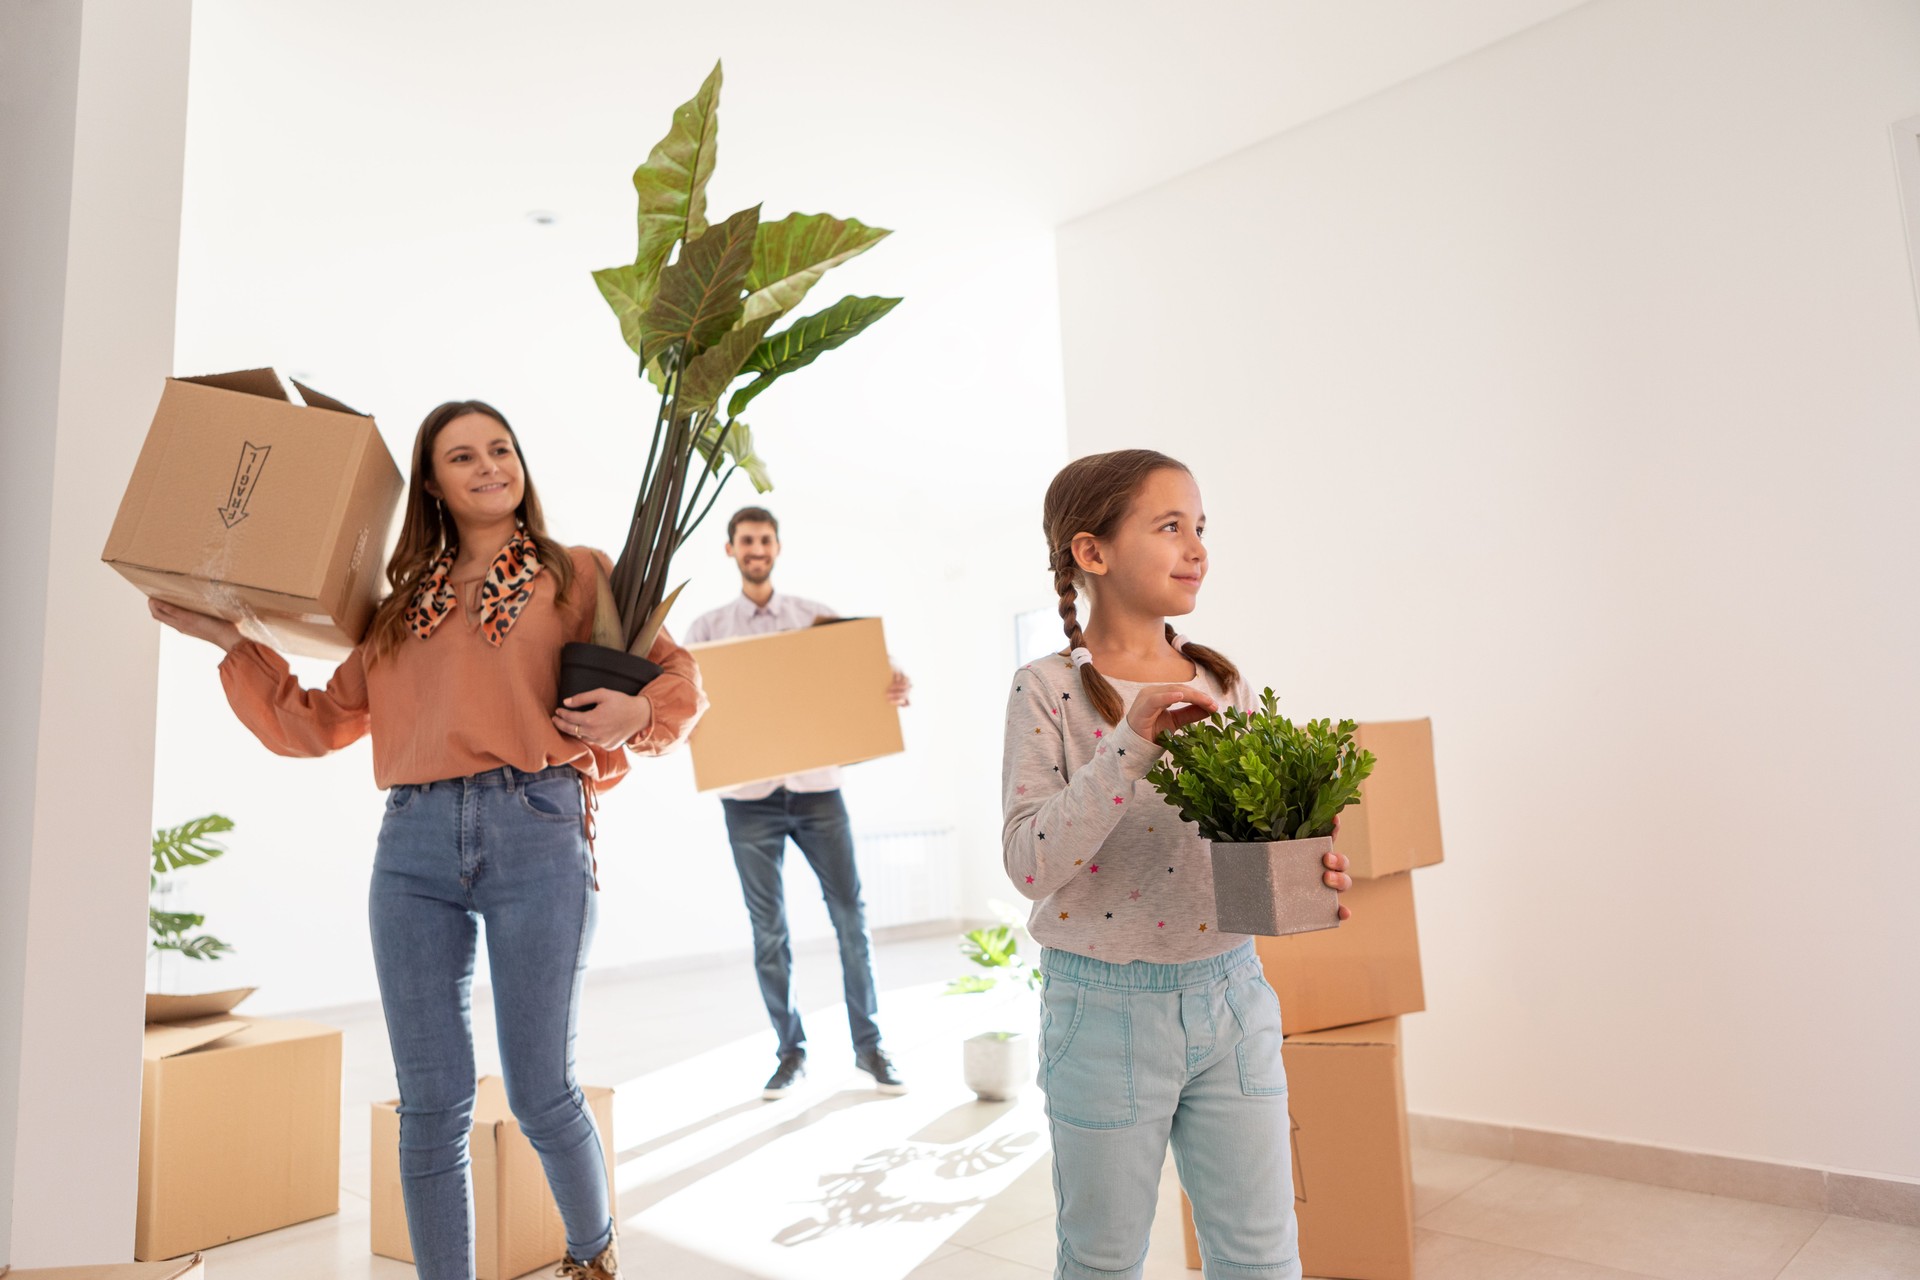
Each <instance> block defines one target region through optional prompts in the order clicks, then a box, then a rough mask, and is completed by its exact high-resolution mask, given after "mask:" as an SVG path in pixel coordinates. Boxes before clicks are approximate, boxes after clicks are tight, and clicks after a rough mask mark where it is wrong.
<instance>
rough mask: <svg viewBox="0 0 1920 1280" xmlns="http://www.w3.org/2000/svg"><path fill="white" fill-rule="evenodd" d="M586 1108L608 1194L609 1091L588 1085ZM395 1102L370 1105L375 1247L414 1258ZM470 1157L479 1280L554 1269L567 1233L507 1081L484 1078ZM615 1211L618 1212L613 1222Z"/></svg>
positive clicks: (610, 1190) (610, 1187)
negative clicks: (602, 1162)
mask: <svg viewBox="0 0 1920 1280" xmlns="http://www.w3.org/2000/svg"><path fill="white" fill-rule="evenodd" d="M580 1092H581V1093H583V1094H585V1095H586V1098H587V1107H588V1109H590V1110H591V1111H592V1112H593V1122H594V1125H595V1127H597V1128H598V1129H599V1130H600V1146H601V1150H602V1153H603V1155H604V1158H605V1160H606V1163H607V1189H608V1194H609V1195H611V1194H612V1193H613V1090H611V1089H607V1088H601V1087H591V1086H590V1087H587V1088H584V1089H582V1090H581V1091H580ZM399 1106H400V1104H399V1103H398V1102H382V1103H377V1104H375V1106H374V1108H373V1177H372V1191H373V1228H372V1237H373V1251H374V1252H375V1253H377V1254H379V1255H380V1256H381V1257H383V1258H396V1259H398V1260H399V1261H401V1262H412V1261H413V1242H412V1240H411V1239H410V1238H409V1237H408V1234H407V1209H406V1202H405V1200H404V1199H403V1197H402V1193H401V1188H400V1110H399ZM469 1141H470V1143H471V1146H470V1148H469V1152H470V1158H471V1160H472V1162H473V1211H474V1269H475V1275H476V1276H477V1277H478V1280H509V1278H510V1277H513V1276H521V1275H525V1274H527V1273H528V1272H530V1271H533V1270H536V1269H539V1268H544V1267H551V1266H553V1265H555V1264H556V1263H558V1262H559V1261H560V1258H561V1255H562V1254H564V1253H566V1251H567V1232H566V1227H565V1225H564V1224H563V1223H562V1222H561V1221H560V1210H559V1207H558V1206H556V1205H555V1204H554V1202H553V1192H552V1191H550V1190H549V1189H548V1187H547V1175H546V1170H545V1168H544V1167H543V1166H542V1165H541V1163H540V1155H539V1153H538V1152H536V1151H535V1150H534V1149H533V1144H532V1143H531V1142H528V1141H527V1137H526V1135H525V1134H524V1133H522V1132H521V1131H520V1125H519V1123H518V1122H517V1121H515V1120H514V1118H513V1111H512V1109H511V1108H509V1107H508V1106H507V1090H506V1084H505V1082H504V1081H502V1080H501V1079H500V1077H499V1076H482V1077H481V1078H480V1092H479V1096H478V1098H476V1099H475V1101H474V1107H473V1132H472V1134H471V1135H470V1138H469ZM618 1217H619V1215H618V1214H617V1213H616V1214H615V1219H616V1220H618Z"/></svg>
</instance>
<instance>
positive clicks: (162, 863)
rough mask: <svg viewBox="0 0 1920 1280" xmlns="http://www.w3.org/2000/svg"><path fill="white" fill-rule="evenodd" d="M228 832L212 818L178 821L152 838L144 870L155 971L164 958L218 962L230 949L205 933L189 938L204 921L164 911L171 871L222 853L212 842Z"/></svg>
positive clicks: (229, 823) (221, 820)
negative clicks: (174, 956)
mask: <svg viewBox="0 0 1920 1280" xmlns="http://www.w3.org/2000/svg"><path fill="white" fill-rule="evenodd" d="M231 830H233V820H232V819H231V818H226V817H223V816H222V815H220V814H217V813H210V814H208V815H207V816H206V817H204V818H195V819H194V820H193V821H191V822H183V823H181V824H180V825H179V826H177V827H161V828H159V829H158V830H156V831H155V832H154V833H153V849H152V855H151V857H152V860H151V861H150V862H149V864H148V868H147V929H148V931H149V932H150V933H151V934H152V935H153V938H152V940H151V946H152V952H153V956H154V960H155V964H156V968H157V967H158V966H159V965H160V964H163V963H164V962H165V959H166V957H167V956H169V955H177V956H182V957H184V958H186V959H188V960H218V959H219V958H220V957H221V956H223V955H225V954H227V953H228V952H230V951H232V950H233V947H232V946H231V945H229V944H228V943H225V942H222V941H221V940H220V939H218V938H216V937H214V936H213V935H212V934H210V933H195V932H194V930H196V929H198V928H200V927H201V926H202V925H204V924H206V922H207V921H206V917H205V916H203V915H199V914H197V913H195V912H190V911H168V910H166V909H165V908H166V907H168V906H170V905H171V903H170V902H169V901H168V899H170V898H171V897H172V894H173V887H174V881H173V876H174V874H175V873H176V872H178V871H180V870H182V869H183V868H186V867H197V866H200V865H202V864H203V863H207V862H211V861H213V859H215V858H218V857H220V856H221V855H222V854H224V853H226V851H227V847H226V846H225V845H223V844H220V843H219V842H218V841H216V840H214V839H213V838H212V837H214V836H216V835H221V834H223V833H225V832H228V831H231Z"/></svg>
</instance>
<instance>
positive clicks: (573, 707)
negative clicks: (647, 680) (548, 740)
mask: <svg viewBox="0 0 1920 1280" xmlns="http://www.w3.org/2000/svg"><path fill="white" fill-rule="evenodd" d="M553 727H554V728H556V729H558V730H559V731H560V732H561V733H564V734H566V735H567V736H568V737H569V738H578V739H580V741H582V742H584V743H587V744H589V745H590V746H595V747H598V748H600V749H601V750H602V751H614V750H617V749H618V748H619V747H621V746H622V745H624V744H625V743H626V742H627V740H628V739H630V738H632V737H634V736H635V735H636V734H641V733H645V732H646V731H647V730H648V729H651V728H652V727H653V701H652V699H650V698H648V697H647V695H646V694H644V693H615V692H614V691H613V690H612V689H595V690H593V691H592V692H591V693H576V694H574V695H573V696H572V697H571V698H568V699H567V700H566V702H565V703H563V704H562V705H561V707H560V708H559V710H557V711H555V712H554V713H553Z"/></svg>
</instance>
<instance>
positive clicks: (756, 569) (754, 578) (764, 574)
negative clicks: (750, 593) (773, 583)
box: [740, 564, 773, 587]
mask: <svg viewBox="0 0 1920 1280" xmlns="http://www.w3.org/2000/svg"><path fill="white" fill-rule="evenodd" d="M740 576H741V577H743V578H745V579H746V580H747V581H748V582H751V583H752V584H753V585H754V586H756V587H757V586H759V585H760V584H761V583H763V582H765V581H766V580H767V579H768V578H771V577H772V576H773V566H772V565H770V564H763V565H754V566H751V567H750V566H748V565H741V566H740Z"/></svg>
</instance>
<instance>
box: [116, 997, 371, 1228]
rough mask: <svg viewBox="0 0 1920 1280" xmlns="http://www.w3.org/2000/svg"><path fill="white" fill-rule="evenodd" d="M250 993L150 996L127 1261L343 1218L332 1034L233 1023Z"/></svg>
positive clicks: (275, 1022) (308, 1025)
mask: <svg viewBox="0 0 1920 1280" xmlns="http://www.w3.org/2000/svg"><path fill="white" fill-rule="evenodd" d="M252 990H253V989H252V988H251V987H246V988H242V989H240V990H237V991H216V992H212V993H210V994H207V995H201V996H148V997H147V1030H146V1037H145V1043H144V1046H143V1056H144V1059H145V1062H144V1067H143V1070H142V1073H141V1086H140V1182H139V1198H138V1201H137V1203H136V1210H135V1225H134V1246H133V1256H134V1257H136V1258H138V1259H140V1260H141V1261H142V1262H151V1261H155V1260H158V1259H163V1258H176V1257H179V1256H180V1255H182V1254H187V1253H191V1252H192V1251H194V1250H195V1249H205V1248H209V1247H211V1246H213V1245H218V1244H225V1243H226V1242H227V1241H229V1240H238V1239H240V1238H241V1237H242V1236H251V1235H257V1234H259V1233H260V1232H262V1231H272V1230H274V1229H275V1228H278V1227H285V1226H291V1225H292V1224H294V1223H296V1222H305V1221H307V1220H308V1219H310V1218H319V1217H324V1216H325V1215H327V1214H330V1213H337V1212H339V1209H340V1032H339V1031H338V1030H336V1029H335V1028H333V1027H323V1026H320V1025H319V1024H317V1023H312V1022H302V1021H298V1020H294V1019H287V1018H246V1017H237V1016H235V1015H234V1012H233V1010H234V1009H235V1007H236V1006H238V1005H239V1003H240V1002H241V1001H242V1000H244V999H245V998H246V997H247V996H248V995H250V994H252Z"/></svg>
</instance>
